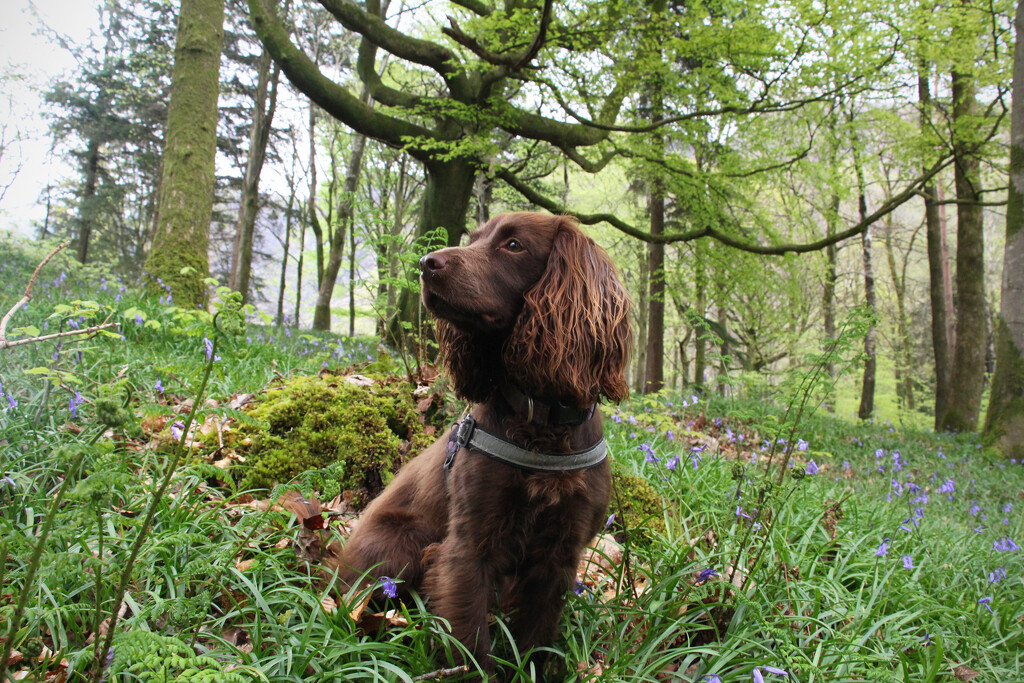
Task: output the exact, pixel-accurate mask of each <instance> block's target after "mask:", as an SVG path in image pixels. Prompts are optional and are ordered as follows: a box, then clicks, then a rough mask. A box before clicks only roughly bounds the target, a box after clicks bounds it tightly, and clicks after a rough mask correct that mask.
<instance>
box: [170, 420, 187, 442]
mask: <svg viewBox="0 0 1024 683" xmlns="http://www.w3.org/2000/svg"><path fill="white" fill-rule="evenodd" d="M184 429H185V423H184V422H181V421H180V420H179V421H178V422H175V423H174V424H172V425H171V436H172V437H174V440H175V441H180V440H181V433H182V431H183V430H184Z"/></svg>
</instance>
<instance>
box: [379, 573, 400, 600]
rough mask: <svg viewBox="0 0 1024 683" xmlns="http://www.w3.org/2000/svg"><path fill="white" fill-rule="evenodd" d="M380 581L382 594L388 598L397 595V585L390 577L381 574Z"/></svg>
mask: <svg viewBox="0 0 1024 683" xmlns="http://www.w3.org/2000/svg"><path fill="white" fill-rule="evenodd" d="M380 582H381V586H382V587H383V588H384V595H386V596H387V597H389V598H393V597H395V596H396V595H398V585H397V584H395V582H394V581H393V580H392V579H390V578H388V577H386V576H382V577H380Z"/></svg>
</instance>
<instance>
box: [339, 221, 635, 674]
mask: <svg viewBox="0 0 1024 683" xmlns="http://www.w3.org/2000/svg"><path fill="white" fill-rule="evenodd" d="M420 267H421V271H422V272H421V281H422V285H423V302H424V305H425V306H426V307H427V308H428V309H429V310H430V311H431V312H433V313H434V314H435V316H436V317H437V318H438V320H437V338H438V341H439V343H440V346H441V351H442V354H443V358H444V366H445V369H446V370H447V372H448V374H449V375H450V377H451V380H452V382H453V384H454V387H455V390H456V392H457V393H458V394H459V395H460V396H462V397H463V398H466V399H467V400H470V401H473V402H475V403H476V405H475V407H474V409H473V412H472V415H473V417H474V418H475V419H476V421H477V422H478V424H479V425H480V426H482V427H483V428H485V429H487V430H489V431H491V432H494V433H497V434H499V435H501V436H503V437H505V438H506V439H508V440H510V441H513V442H515V443H517V444H519V445H521V446H523V447H524V448H528V449H532V450H535V451H539V452H546V453H565V452H572V451H580V450H584V449H587V448H589V447H591V446H593V445H594V444H595V443H597V442H598V441H599V440H600V439H601V436H602V430H601V418H600V412H599V411H595V413H594V415H593V417H591V418H590V419H588V420H586V421H585V422H584V423H583V424H580V425H576V426H551V425H547V424H537V423H535V422H528V421H527V418H526V416H525V415H522V414H519V413H517V411H516V410H515V409H514V408H513V407H512V405H511V403H510V402H509V401H508V400H506V398H505V395H506V391H504V389H505V388H506V387H507V386H512V387H515V388H516V390H518V391H519V392H522V393H523V394H526V395H528V396H531V397H534V398H535V399H538V400H543V401H549V402H554V401H560V402H562V403H563V404H566V405H570V406H573V407H575V408H577V409H581V410H583V409H586V408H588V407H589V406H591V405H593V404H595V403H596V402H598V401H600V400H601V398H602V397H606V398H608V399H610V400H612V401H616V402H617V401H620V400H622V399H623V398H625V397H626V395H627V393H628V388H627V385H626V382H625V377H624V374H623V371H624V368H625V365H626V363H627V361H628V356H629V351H630V343H631V332H630V327H629V299H628V297H627V294H626V291H625V289H624V288H623V286H622V284H621V283H620V281H619V279H618V277H617V275H616V273H615V269H614V267H613V265H612V263H611V261H610V260H609V259H608V256H607V254H606V253H605V252H604V250H603V249H601V248H600V247H599V246H597V245H596V244H595V243H594V242H593V240H591V239H590V238H589V237H587V236H586V235H584V234H583V232H582V231H581V230H580V229H579V227H578V226H577V224H576V223H575V221H574V220H573V219H571V218H569V217H566V216H551V215H547V214H541V213H510V214H503V215H500V216H497V217H495V218H493V219H492V220H490V221H489V222H488V223H487V224H486V225H484V226H483V227H481V228H480V229H479V230H477V231H475V232H474V233H473V234H472V235H471V237H470V241H469V244H468V245H467V246H464V247H449V248H447V249H441V250H439V251H436V252H433V253H431V254H428V255H427V256H425V257H424V258H423V260H422V261H421V263H420ZM447 443H448V434H445V435H444V436H443V437H441V438H440V439H439V440H438V441H437V442H436V443H435V444H434V445H432V446H431V447H429V448H428V449H426V450H425V451H424V452H423V453H421V454H420V455H419V456H417V457H416V458H414V459H412V460H411V461H410V462H409V463H408V464H406V465H405V466H404V467H403V468H402V470H401V471H400V472H399V473H398V475H397V477H396V478H395V480H394V481H393V482H392V483H391V485H390V486H388V488H387V489H386V490H385V491H384V493H383V494H381V495H380V496H379V497H378V498H377V499H376V500H374V501H373V502H372V503H371V504H370V505H369V507H367V509H366V511H365V512H364V513H363V515H362V518H361V520H360V522H359V524H358V526H357V527H356V529H355V531H354V532H353V533H352V536H351V537H350V538H349V539H348V541H347V543H346V545H345V547H344V550H343V553H342V556H341V558H340V561H339V564H340V572H341V579H342V581H343V582H345V583H347V584H348V585H352V584H353V583H354V582H355V581H358V580H359V578H360V577H361V576H364V575H368V576H370V577H376V578H379V577H381V576H388V577H392V578H400V579H402V581H403V583H402V584H401V587H402V589H404V590H408V589H419V590H420V591H421V592H422V593H423V594H425V595H426V596H427V597H428V599H429V606H430V609H431V611H432V612H434V613H435V614H437V615H439V616H441V617H444V618H445V619H447V621H448V622H449V623H450V624H451V629H452V633H453V634H454V635H455V637H457V638H458V639H459V640H460V641H461V642H462V643H464V644H465V646H466V647H467V648H468V650H469V651H470V652H471V653H472V654H473V656H474V657H475V658H476V660H477V662H479V663H480V664H481V665H482V666H483V667H484V669H485V670H486V671H488V672H490V671H493V662H492V660H491V657H490V641H489V637H488V632H487V614H488V610H489V609H490V608H491V607H494V606H495V605H496V604H499V602H500V604H501V606H502V607H503V608H504V609H505V610H506V611H507V613H508V614H509V615H510V629H511V631H512V634H513V636H514V637H515V639H516V643H517V645H518V647H519V648H520V649H521V650H523V651H526V650H528V649H530V648H533V647H537V646H542V645H545V644H549V643H550V642H551V641H552V640H553V639H554V636H555V634H556V631H557V628H558V621H559V616H560V614H561V612H562V607H563V605H564V603H565V596H566V593H567V591H568V590H569V589H570V588H571V587H572V586H573V583H574V580H575V575H576V566H577V563H578V562H579V557H580V554H581V552H582V550H583V548H584V547H585V545H586V544H587V542H588V541H589V540H590V539H591V538H593V536H594V534H595V533H597V531H599V530H600V528H601V527H602V525H603V523H604V520H605V515H606V513H607V507H608V501H609V496H610V489H611V480H610V472H609V465H608V461H607V460H605V461H604V462H602V463H601V464H599V465H597V466H595V467H591V468H589V469H585V470H579V471H572V472H543V473H541V472H528V471H524V470H521V469H517V468H514V467H511V466H508V465H505V464H503V463H499V462H497V461H495V460H493V459H491V458H489V457H487V456H485V455H483V454H481V453H478V452H475V451H473V450H472V449H469V448H463V449H462V450H461V451H460V452H459V453H458V456H457V458H456V460H455V462H454V466H453V467H452V469H451V471H450V473H449V475H448V477H447V481H446V477H445V471H444V467H443V462H444V459H445V451H446V446H447Z"/></svg>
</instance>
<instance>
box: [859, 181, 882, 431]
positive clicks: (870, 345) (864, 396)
mask: <svg viewBox="0 0 1024 683" xmlns="http://www.w3.org/2000/svg"><path fill="white" fill-rule="evenodd" d="M864 201H865V199H864V196H863V195H861V197H860V202H861V203H863V202H864ZM863 215H867V212H865V213H864V214H862V216H863ZM861 248H862V254H863V257H864V305H866V306H867V308H868V310H869V311H871V312H872V313H874V311H875V274H874V270H873V266H872V264H871V228H870V227H869V228H868V229H867V230H865V231H864V232H863V233H861ZM877 334H878V332H877V328H876V326H875V324H874V322H872V323H871V324H870V327H868V332H867V334H866V335H864V356H865V358H864V377H863V381H862V382H861V386H860V407H859V408H858V410H857V417H859V418H860V419H862V420H867V419H869V418H870V417H871V414H872V413H873V412H874V411H875V375H876V369H877V359H876V355H875V340H876V337H877Z"/></svg>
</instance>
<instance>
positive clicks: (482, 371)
mask: <svg viewBox="0 0 1024 683" xmlns="http://www.w3.org/2000/svg"><path fill="white" fill-rule="evenodd" d="M434 331H435V334H436V335H437V343H438V345H439V346H440V347H441V359H442V361H443V363H444V367H445V370H447V371H448V376H449V377H450V378H451V380H452V385H453V387H454V389H455V393H456V394H457V395H458V396H459V397H460V398H463V399H465V400H467V401H472V402H474V403H480V402H483V401H486V400H487V399H488V398H490V395H491V392H492V391H493V389H494V382H495V371H496V369H497V368H496V366H497V364H498V359H499V358H500V355H499V354H500V350H495V349H494V348H493V347H494V346H496V343H495V342H492V341H491V340H489V339H485V338H483V337H482V336H481V335H473V334H472V333H470V332H465V331H463V330H460V329H459V328H457V327H456V326H455V325H453V324H451V323H450V322H448V321H447V320H444V319H442V318H438V319H437V323H436V325H435V327H434Z"/></svg>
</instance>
